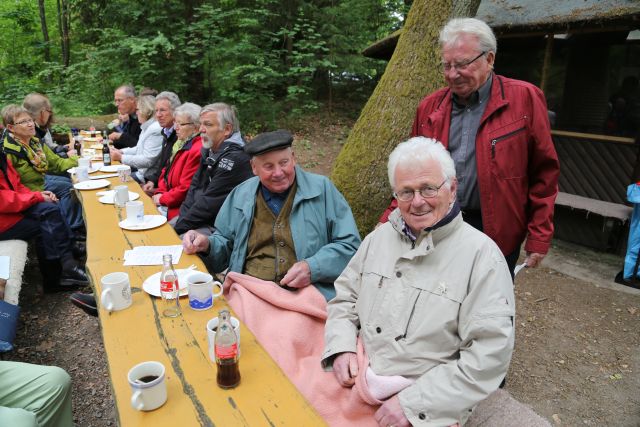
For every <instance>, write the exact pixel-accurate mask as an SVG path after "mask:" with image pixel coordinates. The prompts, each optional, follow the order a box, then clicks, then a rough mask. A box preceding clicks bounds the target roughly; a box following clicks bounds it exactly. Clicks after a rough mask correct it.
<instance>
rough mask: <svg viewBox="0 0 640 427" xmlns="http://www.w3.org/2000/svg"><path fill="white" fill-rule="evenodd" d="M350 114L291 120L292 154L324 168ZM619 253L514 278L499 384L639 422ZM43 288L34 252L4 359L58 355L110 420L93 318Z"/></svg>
mask: <svg viewBox="0 0 640 427" xmlns="http://www.w3.org/2000/svg"><path fill="white" fill-rule="evenodd" d="M352 124H353V120H352V119H344V118H337V117H335V116H334V117H332V116H330V115H327V114H323V115H319V117H318V118H317V119H316V120H314V121H310V120H309V121H303V122H299V123H293V124H290V128H291V129H295V131H296V142H295V144H294V147H295V150H296V154H297V156H298V159H299V162H300V163H301V164H302V165H303V166H304V167H305V168H307V169H310V170H313V171H316V172H318V173H324V174H327V173H328V172H329V171H330V169H331V165H332V163H333V160H334V158H335V156H336V155H337V153H338V152H339V150H340V148H341V147H342V144H343V143H344V141H345V140H346V137H347V134H348V131H349V129H350V127H351V126H352ZM622 262H623V260H622V257H616V256H611V255H606V254H599V253H596V252H592V251H589V250H587V249H585V248H581V247H575V246H571V245H566V244H563V243H562V242H558V243H557V244H555V245H554V247H553V249H552V252H551V253H550V255H549V256H548V262H547V264H546V265H545V266H544V267H541V268H538V269H532V270H530V269H525V270H523V271H522V272H521V273H520V274H519V275H518V277H517V278H516V282H515V290H516V302H517V318H516V327H517V332H516V333H517V335H516V350H515V353H514V356H513V360H512V363H511V368H510V371H509V374H508V376H507V385H506V389H507V390H508V391H509V392H510V393H512V395H513V396H514V397H516V398H517V399H518V400H520V401H521V402H524V403H526V404H528V405H530V406H531V407H532V408H533V409H534V410H535V411H536V412H537V413H538V414H540V415H541V416H543V417H544V418H546V419H547V420H549V422H550V423H551V424H552V425H556V426H560V425H563V426H580V425H587V426H603V425H616V426H628V427H633V426H640V334H639V333H638V331H639V330H640V291H634V290H631V289H629V288H625V287H623V286H620V285H616V284H614V283H613V282H612V279H613V274H615V271H617V269H619V268H620V267H621V266H622ZM68 296H69V294H68V293H62V294H46V295H42V294H41V291H40V277H39V272H38V269H37V265H36V262H35V261H32V262H31V263H30V264H29V265H28V266H27V271H26V274H25V282H24V283H23V287H22V293H21V306H22V314H21V319H22V321H21V325H20V327H19V330H18V336H17V339H16V343H15V344H16V348H17V350H15V351H14V352H12V353H10V354H8V355H7V356H6V357H5V359H7V360H17V361H25V362H31V363H40V364H50V365H58V366H61V367H62V368H64V369H66V370H67V371H68V372H69V373H70V374H71V376H72V378H73V405H74V418H75V421H76V423H77V425H78V426H81V427H85V426H87V427H88V426H113V425H116V416H115V413H114V410H113V407H114V404H113V397H112V395H111V389H110V383H109V373H108V368H107V365H106V359H105V355H104V352H103V347H102V340H101V333H100V325H99V321H98V319H96V318H93V317H89V316H87V315H85V314H84V313H82V312H81V311H80V310H78V309H76V308H75V307H73V306H72V305H71V304H70V303H69V302H68Z"/></svg>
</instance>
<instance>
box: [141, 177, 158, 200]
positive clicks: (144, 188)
mask: <svg viewBox="0 0 640 427" xmlns="http://www.w3.org/2000/svg"><path fill="white" fill-rule="evenodd" d="M154 189H155V186H154V185H153V181H147V182H146V183H145V184H144V185H143V186H142V191H144V192H145V193H146V194H147V196H149V197H152V196H153V190H154Z"/></svg>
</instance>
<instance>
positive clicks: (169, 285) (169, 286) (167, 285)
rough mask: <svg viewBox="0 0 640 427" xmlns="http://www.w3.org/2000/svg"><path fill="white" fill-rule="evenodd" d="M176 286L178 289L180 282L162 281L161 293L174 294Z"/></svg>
mask: <svg viewBox="0 0 640 427" xmlns="http://www.w3.org/2000/svg"><path fill="white" fill-rule="evenodd" d="M174 283H175V285H174ZM174 286H175V287H176V288H177V287H178V281H177V280H175V281H173V280H171V281H168V282H163V281H162V280H161V281H160V292H173V290H174Z"/></svg>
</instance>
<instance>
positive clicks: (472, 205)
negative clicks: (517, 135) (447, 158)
mask: <svg viewBox="0 0 640 427" xmlns="http://www.w3.org/2000/svg"><path fill="white" fill-rule="evenodd" d="M491 82H492V76H491V75H489V79H488V80H487V81H486V82H485V83H484V84H483V85H482V86H480V88H479V89H478V90H477V91H476V92H475V93H473V94H472V95H471V98H470V100H469V103H468V104H467V105H464V104H461V103H460V102H459V100H458V97H457V96H456V94H453V102H452V103H451V104H452V107H451V127H450V128H449V151H450V152H451V157H452V158H453V161H454V163H455V166H456V175H457V178H458V191H457V195H458V203H460V207H461V208H462V209H463V210H465V209H473V210H479V209H480V191H479V190H478V167H477V163H476V135H477V133H478V128H479V127H480V119H481V118H482V114H483V113H484V110H485V107H486V106H487V101H488V100H489V96H490V95H491Z"/></svg>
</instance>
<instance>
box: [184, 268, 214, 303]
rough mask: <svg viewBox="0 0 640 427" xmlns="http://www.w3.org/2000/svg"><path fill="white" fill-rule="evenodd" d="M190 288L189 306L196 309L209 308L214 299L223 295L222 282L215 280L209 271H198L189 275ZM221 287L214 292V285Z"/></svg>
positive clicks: (188, 284)
mask: <svg viewBox="0 0 640 427" xmlns="http://www.w3.org/2000/svg"><path fill="white" fill-rule="evenodd" d="M187 286H188V288H189V307H191V308H192V309H194V310H207V309H209V308H211V307H213V302H214V300H215V299H216V298H217V297H219V296H220V295H222V283H220V282H218V281H217V280H213V276H212V275H210V274H208V273H201V272H196V273H193V274H190V275H189V276H188V277H187ZM214 286H217V287H219V288H220V291H219V292H216V293H213V287H214Z"/></svg>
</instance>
